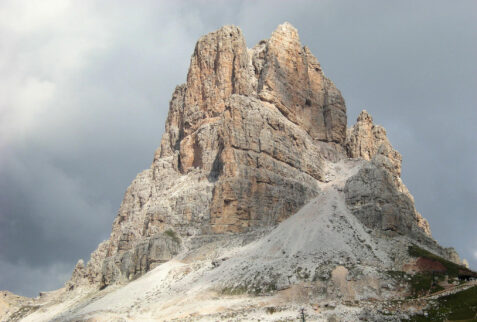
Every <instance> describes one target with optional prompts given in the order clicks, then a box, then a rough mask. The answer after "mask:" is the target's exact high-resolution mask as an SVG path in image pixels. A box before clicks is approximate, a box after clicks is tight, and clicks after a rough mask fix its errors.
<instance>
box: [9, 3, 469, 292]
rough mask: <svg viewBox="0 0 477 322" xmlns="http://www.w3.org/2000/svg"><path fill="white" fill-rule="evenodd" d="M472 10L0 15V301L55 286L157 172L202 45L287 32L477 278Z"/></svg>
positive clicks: (341, 6) (38, 10) (205, 7)
mask: <svg viewBox="0 0 477 322" xmlns="http://www.w3.org/2000/svg"><path fill="white" fill-rule="evenodd" d="M476 9H477V5H476V3H475V2H473V1H459V2H443V1H420V2H417V1H400V2H393V3H391V2H384V1H359V2H357V1H293V2H292V1H282V2H277V1H273V2H272V1H254V2H252V1H249V2H247V1H243V2H240V1H235V2H230V1H222V2H219V1H217V2H214V3H211V2H210V1H197V2H180V1H178V2H172V1H168V2H166V1H164V2H161V3H157V2H156V1H143V2H141V5H140V6H139V5H138V3H137V2H134V4H133V3H132V2H128V1H116V2H105V1H84V2H77V3H76V4H74V3H70V2H66V1H49V2H42V5H41V6H39V5H37V4H35V2H18V1H12V2H3V3H2V5H0V38H1V39H2V42H0V46H1V47H0V48H1V49H0V70H2V73H1V74H0V75H1V76H0V97H2V100H1V101H0V113H1V114H0V225H1V226H0V271H2V274H1V276H0V289H9V290H12V291H14V292H17V293H20V294H25V295H35V293H36V292H38V291H40V290H46V289H51V288H55V287H59V286H61V284H62V283H63V282H64V281H65V280H66V278H67V276H68V275H69V274H70V272H71V270H72V268H73V266H74V264H75V262H76V260H77V259H78V258H81V257H83V258H85V259H86V258H87V257H88V256H89V253H90V252H91V251H92V250H94V248H95V247H96V245H97V244H98V243H99V242H100V241H102V240H103V239H105V238H107V237H108V235H109V233H110V230H111V223H112V220H113V218H114V216H115V214H116V212H117V209H118V208H119V205H120V202H121V199H122V196H123V193H124V191H125V189H126V187H127V185H128V184H129V183H130V181H131V180H132V179H133V178H134V176H135V175H136V173H138V172H139V171H141V170H142V169H145V168H147V167H148V166H149V164H150V162H151V160H152V156H153V152H154V150H155V149H156V148H157V147H158V146H159V141H160V137H161V134H162V132H163V128H164V121H165V118H166V116H167V109H168V101H169V99H170V96H171V93H172V91H173V89H174V87H175V85H177V84H180V83H182V82H184V81H185V76H186V73H187V67H188V63H189V59H190V55H191V53H192V51H193V48H194V44H195V41H196V40H197V39H198V37H200V35H202V34H205V33H207V32H210V31H212V30H214V29H216V28H218V27H220V26H221V25H224V24H235V25H239V26H240V27H241V28H242V30H243V31H244V34H245V37H246V38H247V43H248V46H249V47H251V46H253V45H254V44H255V43H257V42H258V41H259V40H260V39H264V38H268V37H269V35H270V33H271V32H272V31H273V30H274V29H275V28H276V26H277V25H278V24H280V23H282V22H283V21H290V22H291V23H292V24H293V25H294V26H295V27H297V29H298V30H299V32H300V37H301V40H302V43H303V44H304V45H307V46H309V47H310V48H311V50H312V52H313V53H314V54H315V55H316V56H317V57H318V59H319V60H320V62H321V64H322V66H323V68H324V71H325V73H326V74H327V76H329V77H330V78H331V79H332V80H333V81H334V82H335V83H336V85H337V86H338V88H340V89H341V91H342V93H343V95H344V97H345V99H346V102H347V107H348V117H349V120H350V121H349V123H350V124H352V123H354V120H355V119H356V116H357V115H358V113H359V111H360V110H361V109H362V108H366V109H367V110H368V111H369V112H370V113H371V114H372V115H373V117H374V119H375V121H376V122H377V123H379V124H381V125H383V126H384V127H385V128H386V129H387V131H388V135H389V137H390V139H391V142H392V143H393V145H394V146H395V147H396V148H397V149H398V150H399V151H400V152H401V153H402V155H403V180H404V182H405V184H406V185H407V186H408V187H409V189H410V191H411V193H413V195H414V197H415V199H416V205H417V208H418V210H419V211H420V212H421V213H422V214H423V215H424V217H426V218H428V219H429V221H430V223H431V228H432V230H433V235H434V237H435V238H436V239H437V240H438V241H439V242H441V243H442V244H444V245H446V246H450V245H452V246H455V247H456V248H457V250H458V251H459V253H460V254H462V255H463V257H465V258H467V259H468V260H469V261H470V262H471V265H472V266H473V267H474V268H476V267H477V254H476V252H477V237H476V236H475V234H474V230H475V229H476V228H477V218H476V216H475V209H476V206H477V204H476V200H477V196H476V193H477V172H476V171H475V164H477V154H476V152H475V148H474V147H475V146H476V145H477V136H476V135H475V129H476V126H475V124H476V122H477V110H476V109H475V103H476V102H477V94H476V91H475V89H476V88H477V80H476V77H475V75H476V74H477V63H476V61H475V57H477V45H476V42H475V39H477V38H476V36H477V34H476V33H477V23H476V21H477V17H476V15H477V10H476Z"/></svg>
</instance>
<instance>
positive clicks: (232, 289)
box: [220, 285, 247, 295]
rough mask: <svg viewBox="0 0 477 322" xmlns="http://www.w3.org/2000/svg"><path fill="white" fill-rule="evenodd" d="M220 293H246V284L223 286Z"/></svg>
mask: <svg viewBox="0 0 477 322" xmlns="http://www.w3.org/2000/svg"><path fill="white" fill-rule="evenodd" d="M220 293H222V294H223V295H242V294H246V293H247V287H246V286H242V285H240V286H235V287H225V288H223V289H222V290H221V291H220Z"/></svg>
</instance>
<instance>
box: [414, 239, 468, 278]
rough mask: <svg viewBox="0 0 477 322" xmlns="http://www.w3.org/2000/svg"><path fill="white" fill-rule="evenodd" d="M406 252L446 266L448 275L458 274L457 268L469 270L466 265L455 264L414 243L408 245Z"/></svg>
mask: <svg viewBox="0 0 477 322" xmlns="http://www.w3.org/2000/svg"><path fill="white" fill-rule="evenodd" d="M408 253H409V255H411V256H413V257H423V258H427V259H431V260H434V261H436V262H439V263H441V264H442V265H443V266H444V267H445V268H446V270H447V275H449V277H454V276H458V275H459V270H462V271H468V272H470V270H469V269H467V268H466V267H464V266H460V265H457V264H456V263H453V262H451V261H448V260H446V259H444V258H442V257H440V256H437V255H435V254H433V253H431V252H429V251H427V250H425V249H422V248H420V247H418V246H416V245H412V246H409V248H408Z"/></svg>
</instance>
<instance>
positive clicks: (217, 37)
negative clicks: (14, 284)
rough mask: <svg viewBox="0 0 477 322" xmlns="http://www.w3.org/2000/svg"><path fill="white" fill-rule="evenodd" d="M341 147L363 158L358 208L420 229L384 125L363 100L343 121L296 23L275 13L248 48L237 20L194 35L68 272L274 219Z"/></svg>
mask: <svg viewBox="0 0 477 322" xmlns="http://www.w3.org/2000/svg"><path fill="white" fill-rule="evenodd" d="M348 157H351V158H361V159H365V160H369V164H368V165H367V167H365V168H363V169H362V170H360V171H359V172H358V174H356V175H355V177H353V178H351V179H350V180H349V182H348V183H347V184H346V197H347V203H348V206H349V207H350V209H351V210H352V211H353V213H354V214H355V216H356V217H357V218H358V219H360V220H361V221H362V222H363V223H364V224H365V225H367V226H368V227H371V228H373V229H382V230H393V231H395V232H397V233H401V234H408V233H409V234H411V233H412V234H414V235H416V236H417V235H419V236H420V235H422V234H424V235H429V236H430V231H429V227H428V224H427V222H426V221H425V220H424V219H423V218H422V217H421V216H420V215H419V214H418V213H417V212H416V211H415V209H414V203H413V199H412V196H411V195H410V194H409V192H408V191H407V189H406V187H405V186H404V185H403V184H402V182H401V179H400V172H401V156H400V154H399V153H398V152H397V151H395V150H394V149H393V148H392V147H391V145H390V143H389V141H388V140H387V138H386V132H385V130H384V129H383V128H381V127H379V126H375V125H374V124H373V123H372V119H371V117H370V116H369V115H368V114H367V113H366V112H363V113H362V114H361V115H360V117H359V118H358V122H357V124H356V125H355V126H354V127H353V128H351V129H349V130H348V132H347V130H346V107H345V103H344V100H343V97H342V96H341V94H340V92H339V90H338V89H337V88H336V87H335V85H334V84H333V83H332V82H331V81H330V80H329V79H327V78H326V77H325V76H324V74H323V71H322V69H321V66H320V64H319V62H318V60H317V59H316V58H315V57H314V56H313V54H312V53H311V52H310V50H309V49H308V48H306V47H302V45H301V44H300V39H299V37H298V33H297V30H296V29H295V28H294V27H293V26H291V25H290V24H288V23H285V24H283V25H280V26H278V28H277V29H276V30H275V31H274V32H273V34H272V36H271V38H270V39H269V40H264V41H261V42H260V43H259V44H257V45H256V46H255V47H253V48H252V49H248V48H247V47H246V44H245V40H244V38H243V35H242V32H241V31H240V29H239V28H237V27H234V26H225V27H222V28H221V29H219V30H217V31H215V32H212V33H210V34H208V35H205V36H203V37H201V38H200V39H199V41H198V42H197V44H196V47H195V49H194V53H193V55H192V58H191V62H190V68H189V72H188V75H187V83H186V84H183V85H180V86H177V87H176V89H175V91H174V93H173V95H172V99H171V101H170V106H169V114H168V117H167V121H166V126H165V133H164V135H163V137H162V140H161V144H160V147H159V149H158V150H157V151H156V153H155V156H154V161H153V164H152V166H151V168H150V169H147V170H145V171H143V172H142V173H140V174H139V175H138V176H137V177H136V178H135V179H134V181H133V182H132V184H131V185H130V186H129V187H128V189H127V191H126V193H125V196H124V199H123V202H122V204H121V207H120V209H119V213H118V216H117V217H116V219H115V220H114V223H113V229H112V233H111V236H110V238H109V240H107V241H105V242H103V243H102V244H100V245H99V247H98V249H97V250H96V251H95V252H94V253H93V254H92V255H91V260H90V261H89V262H88V264H87V265H86V266H84V265H83V264H81V265H79V266H78V267H77V269H76V270H75V273H74V274H73V277H72V280H71V281H70V282H71V283H72V284H74V285H76V284H81V283H82V282H81V281H83V282H87V283H90V284H95V285H101V286H107V285H109V284H112V283H115V282H118V281H127V280H130V279H132V278H136V277H137V276H140V275H141V274H144V273H145V272H146V271H148V270H149V269H151V268H152V267H154V265H157V263H160V262H162V261H166V260H168V259H170V258H171V257H173V256H174V255H175V254H177V253H178V252H179V251H180V249H181V247H185V248H188V247H193V246H191V245H192V244H194V245H195V244H197V243H200V242H198V240H202V241H201V242H207V240H208V238H209V237H210V236H218V234H223V233H244V232H251V233H255V232H256V231H258V230H260V229H261V228H270V227H274V226H275V225H276V224H278V223H279V222H281V221H283V220H284V219H286V218H287V217H289V216H291V215H292V214H294V213H295V212H297V211H298V210H299V209H300V208H301V207H302V206H303V205H305V204H306V203H307V202H308V201H309V200H311V199H312V198H314V197H315V196H317V195H318V194H319V193H320V187H319V186H320V183H322V182H325V181H327V167H328V166H329V164H331V163H335V162H337V161H339V160H342V159H346V158H348ZM383 191H384V194H381V193H382V192H383ZM383 202H384V204H383ZM167 231H169V232H170V233H171V234H172V235H174V236H175V237H176V238H175V239H174V240H170V239H168V238H167V236H165V235H164V232H167ZM210 238H212V237H210ZM193 240H196V241H197V242H194V241H193ZM188 243H189V244H188Z"/></svg>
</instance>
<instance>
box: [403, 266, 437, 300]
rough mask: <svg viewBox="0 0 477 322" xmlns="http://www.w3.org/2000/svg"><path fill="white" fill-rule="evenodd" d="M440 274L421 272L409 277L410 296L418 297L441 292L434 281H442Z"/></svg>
mask: <svg viewBox="0 0 477 322" xmlns="http://www.w3.org/2000/svg"><path fill="white" fill-rule="evenodd" d="M443 278H444V276H443V275H442V274H440V275H437V274H432V273H430V272H421V273H417V274H414V275H412V276H411V280H410V281H409V284H410V285H411V295H412V296H413V297H418V296H422V295H427V294H431V293H435V292H438V291H442V290H443V289H444V288H443V287H442V286H440V285H439V284H437V281H436V279H440V280H441V279H443Z"/></svg>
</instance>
